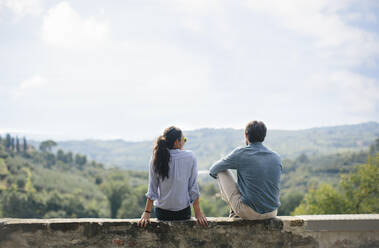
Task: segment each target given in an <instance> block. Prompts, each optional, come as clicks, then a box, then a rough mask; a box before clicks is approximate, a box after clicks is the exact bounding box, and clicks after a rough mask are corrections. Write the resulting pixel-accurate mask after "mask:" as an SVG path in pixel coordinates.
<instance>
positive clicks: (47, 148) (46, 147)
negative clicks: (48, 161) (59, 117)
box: [39, 140, 58, 152]
mask: <svg viewBox="0 0 379 248" xmlns="http://www.w3.org/2000/svg"><path fill="white" fill-rule="evenodd" d="M57 145H58V144H57V143H56V142H55V141H54V140H45V141H42V142H41V143H40V144H39V150H40V151H41V152H51V149H52V148H53V147H54V146H57Z"/></svg>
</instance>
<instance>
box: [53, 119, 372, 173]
mask: <svg viewBox="0 0 379 248" xmlns="http://www.w3.org/2000/svg"><path fill="white" fill-rule="evenodd" d="M185 135H186V136H187V137H188V143H187V144H186V146H185V148H186V149H189V150H192V151H193V152H194V153H195V154H196V156H197V158H198V162H199V168H200V169H207V168H209V167H210V165H211V164H212V163H213V162H215V161H216V160H218V159H219V158H221V157H222V156H224V155H226V154H228V153H229V152H230V151H232V150H233V149H234V148H235V147H237V146H241V145H244V132H243V130H242V129H240V130H238V129H211V128H205V129H199V130H194V131H187V132H185ZM377 137H379V123H377V122H367V123H362V124H356V125H344V126H334V127H322V128H311V129H304V130H297V131H285V130H268V133H267V138H266V141H265V142H264V143H265V144H266V145H267V146H269V147H271V148H272V149H273V150H275V151H276V152H278V153H279V154H280V155H281V156H282V158H295V157H297V156H299V155H301V154H303V153H304V154H307V155H308V156H310V157H313V156H317V155H321V154H333V153H337V152H345V151H361V150H364V149H367V148H368V146H369V145H370V144H372V143H373V142H374V140H375V139H376V138H377ZM152 147H153V140H151V141H143V142H127V141H124V140H120V139H119V140H109V141H101V140H83V141H58V149H63V150H64V151H72V152H75V153H81V154H85V155H87V156H88V157H89V158H90V159H94V160H96V161H99V162H102V163H105V164H106V166H110V167H112V166H119V167H121V168H125V169H132V170H147V168H148V167H147V164H148V161H149V159H150V157H151V152H152Z"/></svg>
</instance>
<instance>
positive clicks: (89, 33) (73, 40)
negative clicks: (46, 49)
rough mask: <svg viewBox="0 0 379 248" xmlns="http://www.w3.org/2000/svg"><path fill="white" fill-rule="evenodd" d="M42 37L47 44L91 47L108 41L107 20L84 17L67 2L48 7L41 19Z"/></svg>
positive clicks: (75, 47)
mask: <svg viewBox="0 0 379 248" xmlns="http://www.w3.org/2000/svg"><path fill="white" fill-rule="evenodd" d="M42 39H43V41H45V42H46V43H47V44H49V45H52V46H57V47H64V48H73V49H93V48H98V47H99V46H102V45H105V44H106V43H107V42H108V41H109V25H108V22H107V21H105V20H102V19H100V18H96V17H93V16H92V17H87V18H84V17H82V16H80V15H79V13H77V12H76V11H75V10H74V9H73V8H72V7H71V5H70V4H69V3H68V2H61V3H59V4H57V5H56V6H54V7H53V8H51V9H49V10H48V12H47V14H46V16H45V17H44V19H43V26H42Z"/></svg>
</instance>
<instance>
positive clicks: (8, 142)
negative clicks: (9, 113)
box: [5, 133, 12, 151]
mask: <svg viewBox="0 0 379 248" xmlns="http://www.w3.org/2000/svg"><path fill="white" fill-rule="evenodd" d="M11 143H12V137H11V135H10V134H9V133H7V135H6V138H5V148H6V149H7V150H8V151H9V150H10V148H11Z"/></svg>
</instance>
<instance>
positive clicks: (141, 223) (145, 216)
mask: <svg viewBox="0 0 379 248" xmlns="http://www.w3.org/2000/svg"><path fill="white" fill-rule="evenodd" d="M147 223H150V213H148V212H143V214H142V216H141V219H140V220H139V221H138V224H137V225H138V226H139V227H146V226H147Z"/></svg>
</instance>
